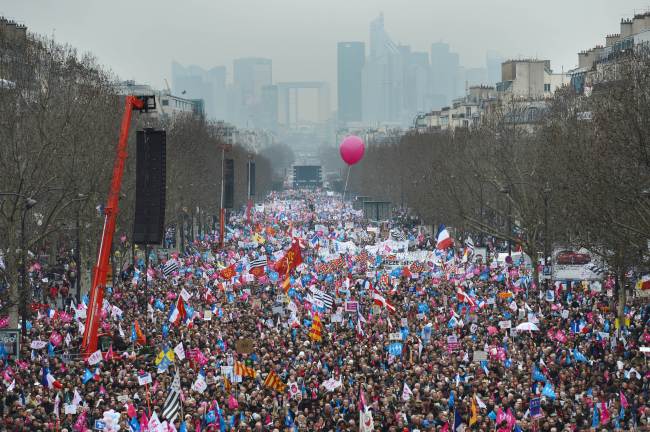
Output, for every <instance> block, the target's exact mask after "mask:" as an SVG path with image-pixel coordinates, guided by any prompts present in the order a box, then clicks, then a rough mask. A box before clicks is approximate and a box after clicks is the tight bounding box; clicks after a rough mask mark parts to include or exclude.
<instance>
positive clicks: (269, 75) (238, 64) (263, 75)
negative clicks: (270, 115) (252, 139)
mask: <svg viewBox="0 0 650 432" xmlns="http://www.w3.org/2000/svg"><path fill="white" fill-rule="evenodd" d="M272 83H273V64H272V61H271V60H270V59H265V58H257V57H248V58H241V59H236V60H235V61H234V63H233V87H234V90H235V93H236V95H235V97H236V99H237V108H239V110H238V111H239V112H238V113H237V123H239V124H240V125H242V126H251V127H252V126H254V125H255V123H256V122H258V120H259V115H260V110H261V104H262V88H263V87H264V86H268V85H271V84H272Z"/></svg>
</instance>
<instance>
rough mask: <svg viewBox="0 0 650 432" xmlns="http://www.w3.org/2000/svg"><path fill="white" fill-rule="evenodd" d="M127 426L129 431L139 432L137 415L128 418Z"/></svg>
mask: <svg viewBox="0 0 650 432" xmlns="http://www.w3.org/2000/svg"><path fill="white" fill-rule="evenodd" d="M129 427H130V428H131V432H140V422H139V421H138V416H135V417H133V418H132V419H131V420H129ZM179 432H180V431H179Z"/></svg>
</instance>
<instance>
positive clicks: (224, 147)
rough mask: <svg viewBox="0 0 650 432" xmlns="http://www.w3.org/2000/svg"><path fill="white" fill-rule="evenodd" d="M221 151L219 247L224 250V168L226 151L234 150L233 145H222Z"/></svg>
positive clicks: (220, 146)
mask: <svg viewBox="0 0 650 432" xmlns="http://www.w3.org/2000/svg"><path fill="white" fill-rule="evenodd" d="M219 149H220V150H221V193H220V194H219V195H220V196H219V198H220V201H219V247H220V248H223V235H224V233H223V231H224V229H225V226H226V222H225V216H226V215H225V209H224V208H223V188H224V184H223V181H224V167H225V163H226V151H230V150H231V149H232V144H228V143H222V144H220V145H219Z"/></svg>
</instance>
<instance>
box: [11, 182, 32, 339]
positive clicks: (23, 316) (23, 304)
mask: <svg viewBox="0 0 650 432" xmlns="http://www.w3.org/2000/svg"><path fill="white" fill-rule="evenodd" d="M15 195H19V194H15ZM24 199H25V208H24V210H23V215H22V218H21V220H20V254H21V261H22V275H21V279H20V291H21V292H20V320H21V321H22V322H21V332H22V334H23V335H26V334H27V300H28V291H27V250H26V249H27V247H26V245H25V219H27V212H28V211H29V210H30V209H31V208H32V207H34V206H35V205H36V200H35V199H33V198H32V197H26V196H24Z"/></svg>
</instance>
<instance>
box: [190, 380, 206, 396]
mask: <svg viewBox="0 0 650 432" xmlns="http://www.w3.org/2000/svg"><path fill="white" fill-rule="evenodd" d="M206 388H208V383H206V382H205V380H204V379H203V378H197V379H196V381H194V384H192V390H194V391H196V392H199V393H203V392H204V391H205V389H206Z"/></svg>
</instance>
